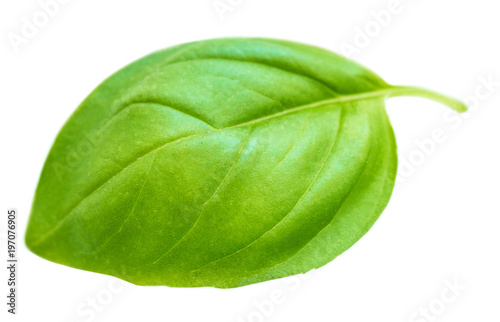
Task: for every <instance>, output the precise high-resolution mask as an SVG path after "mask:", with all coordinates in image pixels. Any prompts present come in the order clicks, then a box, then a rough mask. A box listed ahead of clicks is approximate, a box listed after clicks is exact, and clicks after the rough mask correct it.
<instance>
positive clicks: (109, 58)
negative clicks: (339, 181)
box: [0, 0, 500, 322]
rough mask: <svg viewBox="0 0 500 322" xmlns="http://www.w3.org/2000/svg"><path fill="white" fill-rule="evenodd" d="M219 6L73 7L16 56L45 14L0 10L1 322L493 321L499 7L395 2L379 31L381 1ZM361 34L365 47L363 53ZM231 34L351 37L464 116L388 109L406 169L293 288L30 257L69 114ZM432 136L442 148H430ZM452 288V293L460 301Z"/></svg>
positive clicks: (386, 70)
mask: <svg viewBox="0 0 500 322" xmlns="http://www.w3.org/2000/svg"><path fill="white" fill-rule="evenodd" d="M45 1H47V0H42V2H45ZM220 2H221V3H223V4H227V3H229V4H230V5H231V6H232V10H231V11H226V12H224V13H221V14H218V12H217V10H216V9H215V8H214V2H213V0H203V1H168V2H167V1H164V0H163V1H145V0H141V1H124V0H120V1H118V0H114V1H97V0H92V1H89V0H87V1H77V0H70V1H68V3H67V4H64V5H62V4H61V5H59V10H58V12H57V13H55V14H54V15H53V17H50V18H49V19H48V20H47V21H46V25H45V26H43V27H41V28H40V29H39V30H38V33H37V34H36V35H34V36H33V37H32V38H31V39H26V43H23V44H21V45H19V46H13V45H12V44H11V42H10V40H9V37H12V35H13V34H16V35H18V36H22V28H23V25H24V24H25V21H24V20H23V19H28V20H29V21H31V20H32V19H33V15H36V14H39V13H40V12H43V11H41V10H42V9H41V7H40V5H39V3H38V2H37V1H33V0H25V1H7V0H3V1H2V2H1V7H0V21H1V28H2V29H1V31H0V37H1V38H0V39H1V40H0V47H1V49H0V50H1V60H0V64H1V69H0V70H1V74H0V75H1V76H0V77H1V78H0V82H1V84H0V85H1V86H0V88H1V90H0V95H1V100H0V102H1V103H0V104H1V116H0V119H1V127H0V130H1V135H0V137H1V153H2V154H1V159H0V162H1V164H0V171H1V177H0V178H1V191H0V212H1V213H2V216H1V218H2V219H1V222H0V230H1V235H0V237H1V241H2V243H1V251H0V254H1V256H0V257H1V258H2V261H3V263H5V258H6V253H7V252H6V245H5V236H6V234H5V231H6V210H7V208H9V207H16V208H18V210H19V213H20V214H19V230H18V233H19V237H21V238H20V239H19V243H20V245H19V250H18V256H19V258H20V263H19V264H20V270H19V272H18V274H19V275H18V278H19V281H20V283H19V285H20V286H19V299H18V300H19V307H18V315H16V316H11V315H9V314H7V313H6V311H7V306H6V305H5V304H4V303H5V302H6V297H4V294H5V295H6V292H7V285H6V279H7V275H6V273H7V272H6V270H5V269H2V273H1V278H2V280H0V288H1V289H0V294H2V300H1V301H0V302H2V305H0V308H1V313H0V314H1V316H2V318H1V320H2V321H6V320H5V319H4V317H5V316H7V317H8V321H51V322H69V321H133V320H137V321H139V320H140V321H148V320H150V321H217V322H225V321H234V322H236V321H332V322H333V321H343V322H350V321H384V322H393V321H394V322H396V321H398V322H400V321H418V322H424V321H443V322H444V321H453V322H460V321H467V322H469V321H499V319H500V310H499V309H498V307H499V306H498V303H500V274H499V272H500V249H499V248H500V234H499V227H500V204H499V199H500V194H499V192H500V188H499V182H500V170H499V165H500V149H499V139H500V126H499V124H500V120H499V119H500V111H499V109H498V105H499V100H500V86H499V85H500V84H498V82H500V63H499V60H500V45H499V40H498V39H499V38H498V31H499V30H500V19H498V13H499V9H500V8H499V7H498V5H497V3H496V2H494V1H491V0H475V1H456V0H454V1H453V0H437V1H436V0H414V1H410V0H401V1H399V6H398V7H397V8H398V10H396V11H397V13H394V14H391V16H390V21H389V19H388V18H387V17H386V20H385V22H384V24H385V26H381V24H380V22H377V20H376V19H375V16H373V15H372V14H371V13H372V12H380V10H387V8H388V7H389V6H390V3H391V1H390V0H376V1H373V0H370V1H368V0H363V1H347V0H345V1H312V0H308V1H290V0H280V1H265V0H239V1H237V0H232V1H231V0H222V1H220ZM393 11H394V10H393ZM377 26H378V27H377ZM358 28H359V29H358ZM366 28H369V33H370V36H368V39H364V42H363V43H360V42H359V41H360V37H361V36H360V31H359V30H365V29H366ZM9 35H10V36H9ZM225 36H260V37H272V38H284V39H291V40H295V41H300V42H305V43H310V44H314V45H318V46H321V47H324V48H328V49H330V50H333V51H337V52H340V53H344V52H343V50H342V48H343V47H345V46H346V44H350V45H351V46H353V47H354V46H355V44H354V43H355V40H357V45H358V46H357V52H356V53H354V54H353V55H352V56H351V57H352V58H353V59H354V60H356V61H358V62H360V63H362V64H364V65H366V66H368V67H369V68H370V69H372V70H374V71H375V72H377V73H378V74H379V75H381V76H382V77H383V78H385V80H387V81H388V82H389V83H392V84H401V85H418V86H423V87H427V88H431V89H434V90H437V91H440V92H443V93H447V94H449V95H452V96H455V97H458V98H461V99H467V101H468V102H469V103H470V104H472V105H473V107H474V108H473V109H471V111H469V112H467V113H466V114H463V115H461V116H460V117H458V116H456V115H457V114H453V113H449V112H448V109H447V108H446V107H444V106H441V105H439V104H437V103H434V102H430V101H426V100H422V99H417V98H397V99H391V100H390V101H388V103H387V108H388V112H389V115H390V118H391V120H392V124H393V126H394V130H395V133H396V137H397V142H398V147H399V157H400V180H398V183H397V185H396V187H395V190H394V194H393V196H392V199H391V201H390V203H389V206H388V207H387V209H386V210H385V212H384V213H383V214H382V216H381V217H380V219H379V220H378V221H377V223H376V224H375V226H374V227H373V228H372V230H371V231H370V232H369V233H368V234H366V235H365V236H364V237H363V238H362V239H361V240H360V241H359V242H358V243H357V244H355V245H354V246H353V247H352V248H351V249H350V250H348V251H347V252H346V253H344V254H343V255H341V256H340V257H339V258H337V259H336V260H334V261H333V262H331V263H330V264H328V265H326V266H324V267H323V268H321V269H319V270H316V271H313V272H310V273H308V274H306V275H305V276H302V277H300V278H297V277H291V278H285V279H280V280H275V281H270V282H264V283H260V284H255V285H251V286H246V287H242V288H237V289H229V290H219V289H212V288H200V289H178V288H169V287H139V286H134V285H131V284H128V283H122V284H120V283H121V282H120V281H119V280H118V279H115V278H112V277H109V276H105V275H100V274H94V273H90V272H85V271H80V270H77V269H73V268H69V267H65V266H61V265H58V264H54V263H51V262H48V261H45V260H43V259H41V258H39V257H37V256H35V255H33V254H31V253H30V252H29V251H28V250H27V249H26V248H25V246H24V245H23V244H22V237H23V235H24V230H25V227H26V222H27V217H28V214H29V211H30V206H31V201H32V197H33V193H34V191H35V187H36V183H37V180H38V176H39V173H40V171H41V167H42V165H43V162H44V159H45V157H46V155H47V152H48V150H49V148H50V146H51V145H52V142H53V140H54V138H55V136H56V134H57V132H58V131H59V129H60V128H61V126H62V125H63V123H64V122H65V120H66V119H67V118H68V117H69V115H70V114H71V113H72V112H73V110H74V109H75V108H76V106H77V105H78V104H79V103H80V102H81V101H82V100H83V99H84V98H85V96H86V95H87V94H89V93H90V91H91V90H92V89H93V88H94V87H95V86H97V85H98V84H99V83H100V82H101V81H102V80H103V79H104V78H106V77H107V76H109V75H110V74H112V73H113V72H115V71H116V70H118V69H119V68H121V67H123V66H124V65H126V64H128V63H130V62H132V61H133V60H136V59H138V58H140V57H142V56H144V55H146V54H148V53H150V52H152V51H155V50H158V49H161V48H165V47H169V46H172V45H176V44H179V43H184V42H188V41H193V40H199V39H206V38H214V37H225ZM16 49H18V50H17V51H16ZM488 78H490V79H491V80H493V81H496V82H497V84H495V85H494V86H492V87H491V88H490V92H489V91H487V90H486V88H485V87H484V86H483V85H482V82H481V79H483V80H487V79H488ZM471 97H472V98H471ZM474 97H475V99H476V101H474ZM436 130H437V131H441V132H442V133H444V135H445V140H444V141H440V142H436V141H433V142H430V141H429V140H432V135H433V132H434V131H436ZM422 141H423V142H426V145H425V147H427V149H425V148H422V147H419V145H418V144H417V142H422ZM424 152H426V154H424ZM403 164H405V165H406V168H405V169H402V168H401V167H402V166H403ZM412 169H413V170H412ZM411 170H412V171H411ZM0 267H4V264H1V265H0ZM450 283H452V284H453V283H458V284H459V285H460V286H459V288H458V289H457V290H455V293H454V292H453V290H450V286H449V285H450ZM112 291H114V293H113V292H112ZM276 294H281V296H280V297H279V299H280V300H279V301H277V302H276V301H275V302H274V303H273V302H271V301H272V300H273V299H274V300H275V297H276ZM443 296H445V298H443ZM92 298H94V299H96V300H95V301H96V306H95V308H92V306H91V304H90V303H91V301H92ZM443 300H446V301H443ZM445 302H446V303H445ZM270 303H272V304H270ZM259 306H260V307H261V308H260V310H259V308H258V307H259ZM262 307H263V308H262ZM423 310H428V311H429V313H428V315H427V316H425V315H422V313H421V312H423Z"/></svg>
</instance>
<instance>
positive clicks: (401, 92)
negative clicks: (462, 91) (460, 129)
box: [387, 86, 467, 113]
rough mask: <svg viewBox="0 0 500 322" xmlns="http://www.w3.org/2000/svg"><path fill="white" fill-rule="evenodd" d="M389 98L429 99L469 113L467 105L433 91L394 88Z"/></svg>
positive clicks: (460, 111)
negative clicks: (412, 97)
mask: <svg viewBox="0 0 500 322" xmlns="http://www.w3.org/2000/svg"><path fill="white" fill-rule="evenodd" d="M387 96H388V97H398V96H417V97H423V98H427V99H430V100H433V101H436V102H439V103H441V104H444V105H446V106H448V107H450V108H452V109H454V110H455V111H457V112H459V113H462V112H465V111H467V105H465V104H464V103H463V102H462V101H460V100H458V99H456V98H453V97H450V96H447V95H443V94H439V93H436V92H433V91H431V90H428V89H425V88H419V87H411V86H393V87H392V88H391V89H390V90H389V91H388V95H387Z"/></svg>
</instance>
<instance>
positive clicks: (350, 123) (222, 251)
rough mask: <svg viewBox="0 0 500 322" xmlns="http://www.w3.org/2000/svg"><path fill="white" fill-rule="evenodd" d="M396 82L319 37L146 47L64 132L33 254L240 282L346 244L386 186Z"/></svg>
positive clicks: (190, 280)
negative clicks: (310, 41)
mask: <svg viewBox="0 0 500 322" xmlns="http://www.w3.org/2000/svg"><path fill="white" fill-rule="evenodd" d="M400 95H414V96H422V97H427V98H430V99H434V100H437V101H440V102H442V103H444V104H447V105H449V106H450V107H452V108H454V109H456V110H457V111H463V110H465V106H464V105H463V104H462V103H460V102H458V101H456V100H454V99H451V98H448V97H445V96H442V95H439V94H435V93H433V92H430V91H427V90H423V89H418V88H410V87H399V86H391V85H388V84H387V83H386V82H384V81H383V80H382V79H381V78H380V77H378V76H377V75H375V74H374V73H372V72H371V71H369V70H367V69H365V68H364V67H362V66H360V65H358V64H356V63H354V62H352V61H350V60H347V59H345V58H343V57H341V56H338V55H336V54H333V53H331V52H329V51H326V50H323V49H319V48H316V47H312V46H308V45H303V44H299V43H293V42H288V41H280V40H269V39H216V40H208V41H201V42H194V43H189V44H184V45H180V46H177V47H173V48H169V49H166V50H162V51H158V52H155V53H153V54H151V55H149V56H147V57H145V58H142V59H140V60H138V61H136V62H135V63H133V64H131V65H129V66H127V67H125V68H124V69H122V70H120V71H119V72H117V73H116V74H114V75H113V76H111V77H110V78H109V79H107V80H106V81H104V82H103V83H102V84H101V85H99V86H98V87H97V89H96V90H94V91H93V92H92V93H91V94H90V95H89V96H88V97H87V98H86V99H85V100H84V102H83V103H82V104H81V105H80V107H78V109H77V110H76V112H75V113H74V114H73V115H72V116H71V118H70V119H69V120H68V122H67V123H66V124H65V125H64V127H63V128H62V130H61V132H60V133H59V135H58V137H57V139H56V141H55V143H54V145H53V147H52V149H51V151H50V153H49V155H48V158H47V161H46V163H45V166H44V168H43V171H42V174H41V178H40V182H39V184H38V188H37V191H36V195H35V199H34V203H33V208H32V213H31V217H30V220H29V225H28V229H27V233H26V244H27V246H28V247H29V249H30V250H31V251H33V252H34V253H35V254H37V255H39V256H41V257H43V258H45V259H48V260H50V261H54V262H56V263H60V264H64V265H68V266H72V267H76V268H80V269H84V270H89V271H94V272H100V273H104V274H110V275H114V276H117V277H119V278H122V279H124V280H127V281H130V282H132V283H135V284H140V285H169V286H181V287H192V286H214V287H221V288H229V287H237V286H242V285H246V284H251V283H257V282H261V281H266V280H270V279H275V278H280V277H284V276H288V275H292V274H298V273H304V272H307V271H309V270H311V269H313V268H317V267H320V266H322V265H325V264H326V263H328V262H330V261H331V260H333V259H334V258H335V257H336V256H338V255H339V254H341V253H342V252H343V251H345V250H346V249H348V248H349V247H350V246H351V245H353V244H354V243H355V242H356V241H357V240H358V239H359V238H360V237H361V236H363V234H365V233H366V232H367V231H368V229H370V227H371V226H372V225H373V223H374V222H375V220H376V219H377V218H378V216H379V215H380V213H381V212H382V210H383V209H384V207H385V206H386V204H387V202H388V201H389V197H390V195H391V192H392V189H393V186H394V180H395V175H396V167H397V157H396V144H395V140H394V135H393V131H392V128H391V125H390V123H389V120H388V117H387V115H386V111H385V107H384V100H385V99H386V98H387V97H393V96H400Z"/></svg>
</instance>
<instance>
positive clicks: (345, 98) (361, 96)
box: [31, 87, 393, 247]
mask: <svg viewBox="0 0 500 322" xmlns="http://www.w3.org/2000/svg"><path fill="white" fill-rule="evenodd" d="M392 90H393V88H392V87H388V88H383V89H379V90H375V91H368V92H361V93H356V94H350V95H341V96H337V97H335V98H331V99H327V100H322V101H318V102H314V103H310V104H306V105H301V106H297V107H293V108H290V109H287V110H284V111H281V112H278V113H274V114H270V115H267V116H264V117H260V118H257V119H254V120H252V121H248V122H244V123H240V124H236V125H232V126H228V127H223V128H215V129H213V130H210V131H203V132H198V133H195V134H191V135H188V136H184V137H180V138H178V139H176V140H174V141H169V142H166V143H164V144H162V145H160V146H158V147H156V148H154V149H152V150H150V151H148V152H146V153H145V154H143V155H141V156H139V157H137V158H136V159H135V160H134V161H132V162H131V163H129V164H128V165H126V166H125V167H124V168H123V169H122V170H120V171H118V172H117V173H115V174H114V175H113V176H111V177H110V178H109V179H107V180H106V181H104V182H103V183H102V184H101V185H100V186H98V187H97V188H95V189H94V190H92V191H91V192H90V193H89V194H87V195H86V196H85V197H83V198H82V199H81V200H80V201H79V202H78V203H77V204H76V205H75V206H74V207H73V208H71V209H70V210H69V211H68V213H67V215H66V216H64V217H63V218H62V219H61V220H60V221H59V222H58V223H57V224H56V225H55V226H54V227H53V228H52V229H50V230H49V231H48V232H47V233H45V234H44V235H42V236H41V237H40V238H38V239H37V240H36V241H34V242H33V243H32V244H31V246H32V247H35V246H37V245H39V244H41V243H42V242H44V241H45V240H46V239H47V238H48V237H50V236H51V235H52V234H54V233H55V232H56V231H57V230H58V229H59V227H61V226H62V224H63V223H64V222H65V221H66V220H67V219H68V218H70V217H71V214H72V213H73V212H74V211H75V210H76V209H77V208H78V207H79V206H80V205H81V204H82V203H83V202H84V201H85V200H86V199H87V198H88V197H89V196H91V195H93V194H94V193H96V192H97V191H99V190H100V189H101V188H102V187H103V186H105V185H106V184H107V183H109V182H110V181H111V180H112V179H113V178H114V177H116V176H118V175H120V174H121V173H122V172H124V171H125V170H126V169H128V168H129V167H131V166H132V165H134V164H135V163H136V162H138V161H139V160H140V159H143V158H144V157H146V156H148V155H150V154H151V153H156V152H157V151H159V150H160V149H163V148H165V147H167V146H169V145H171V144H175V143H178V142H182V141H185V140H187V139H190V138H193V137H197V136H200V135H205V134H211V133H215V132H218V131H222V130H228V129H234V128H239V127H245V126H248V125H253V124H257V123H261V122H265V121H267V120H270V119H273V118H278V117H281V116H283V115H287V114H291V113H295V112H300V111H302V110H306V109H310V108H314V107H318V106H321V105H325V104H336V103H343V102H350V101H360V100H365V99H371V98H375V97H387V96H388V95H389V94H391V92H392ZM139 103H144V102H139ZM132 104H135V102H131V103H129V105H132ZM154 104H158V105H163V104H160V103H154ZM163 106H165V107H168V108H170V106H167V105H163ZM173 110H176V109H173ZM176 111H177V110H176ZM187 115H188V114H187ZM193 118H195V119H197V118H196V117H193ZM197 120H198V119H197Z"/></svg>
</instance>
